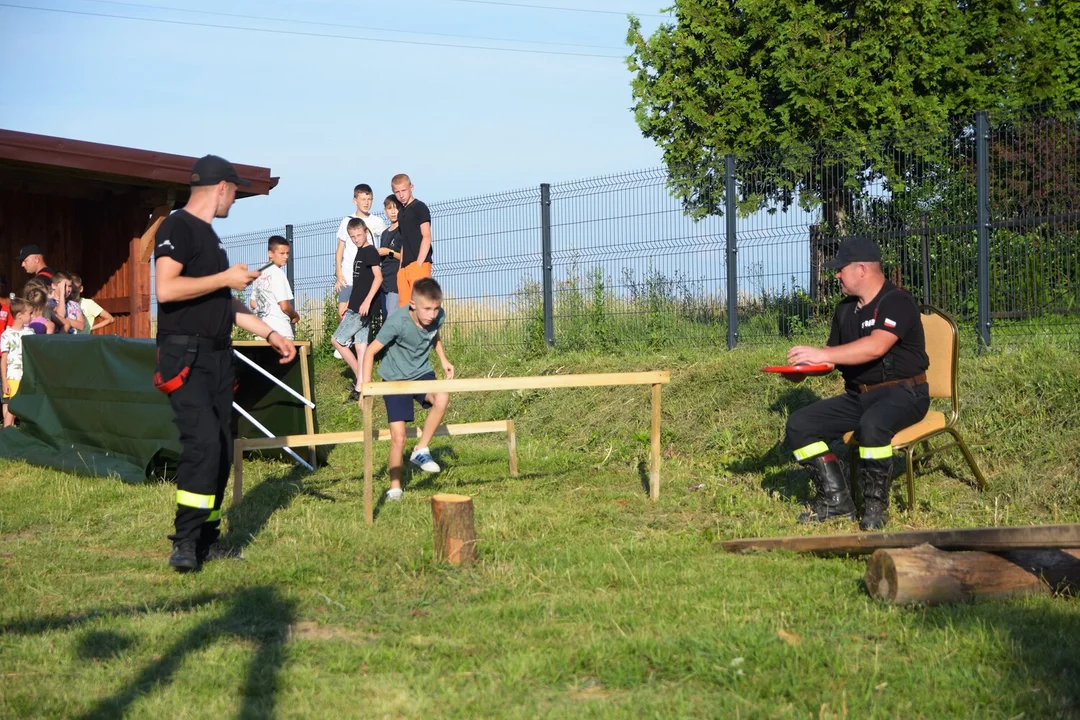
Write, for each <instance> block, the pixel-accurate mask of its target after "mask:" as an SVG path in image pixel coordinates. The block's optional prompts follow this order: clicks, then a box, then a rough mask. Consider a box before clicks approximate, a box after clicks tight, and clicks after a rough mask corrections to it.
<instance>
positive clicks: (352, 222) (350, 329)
mask: <svg viewBox="0 0 1080 720" xmlns="http://www.w3.org/2000/svg"><path fill="white" fill-rule="evenodd" d="M390 189H391V190H392V191H393V193H392V194H391V195H388V196H387V197H386V199H385V200H384V201H383V210H384V211H385V213H386V218H387V220H389V221H390V222H389V225H388V224H387V223H386V222H384V221H383V219H382V218H381V217H379V216H378V215H374V214H372V212H371V208H372V205H373V204H374V199H375V198H374V192H373V191H372V189H371V186H370V185H367V184H360V185H357V186H356V187H355V188H353V204H354V205H355V206H356V210H355V212H353V213H351V214H349V215H348V216H346V217H345V218H343V219H342V221H341V224H340V226H339V227H338V232H337V236H336V241H337V248H336V251H335V255H334V273H335V283H334V292H335V293H336V296H337V301H338V319H339V324H338V327H337V330H335V331H334V334H333V337H332V338H331V343H332V344H333V346H334V354H335V356H336V357H339V358H341V359H343V360H344V361H345V363H346V364H347V365H348V366H349V368H350V370H352V372H353V375H354V380H353V383H352V388H351V391H350V393H349V400H350V401H358V400H359V398H360V394H359V391H360V386H361V384H362V383H367V382H371V376H372V372H373V367H374V364H375V357H376V355H378V354H380V353H382V352H383V351H384V350H385V353H384V354H383V355H382V357H381V360H380V363H379V376H380V377H381V378H382V379H383V380H387V381H395V380H434V379H435V373H434V371H433V370H432V367H431V362H430V360H429V354H430V352H431V350H435V354H436V356H437V357H438V359H439V362H440V364H441V365H442V368H443V372H444V373H445V374H446V378H447V379H452V378H453V377H454V366H453V365H451V364H450V361H449V360H447V358H446V353H445V351H444V349H443V345H442V340H441V339H440V337H439V329H440V328H441V327H442V324H443V321H444V319H445V317H446V313H445V312H444V310H443V309H442V289H441V288H440V287H439V284H438V283H437V282H436V281H435V280H433V279H432V278H431V267H432V260H433V256H434V252H433V251H432V235H431V213H430V211H429V210H428V207H427V205H425V204H424V203H423V202H421V201H420V200H418V199H416V198H415V197H414V196H413V185H412V182H411V180H410V179H409V176H408V175H403V174H402V175H395V176H394V177H393V178H392V179H391V181H390ZM289 249H290V248H289V244H288V241H287V240H285V238H282V237H280V236H276V235H275V236H274V237H271V238H270V240H269V242H268V244H267V254H268V257H269V259H270V261H271V263H272V265H271V267H268V268H267V269H266V270H265V271H264V272H263V274H262V275H260V276H259V278H258V280H256V281H255V283H254V289H253V292H252V298H251V307H252V309H254V310H255V313H256V315H258V316H259V317H260V318H262V319H263V320H264V321H265V322H266V323H267V324H268V325H270V327H272V328H273V329H274V330H277V331H278V332H280V333H281V334H282V335H284V336H286V337H288V338H292V337H293V329H292V325H293V323H295V322H297V321H298V320H299V315H298V314H297V312H296V310H295V308H293V306H292V300H293V295H292V290H291V288H290V287H289V283H288V279H287V278H286V276H285V272H284V270H283V269H282V268H283V267H284V266H285V264H286V263H287V262H288V259H289ZM398 310H401V311H402V312H398ZM376 314H379V315H381V316H382V319H383V323H382V328H381V329H380V330H379V332H378V334H377V335H376V337H375V339H374V340H373V341H372V342H370V343H369V342H368V338H369V335H370V333H371V327H372V323H371V321H372V319H373V317H374V316H375V315H376ZM384 399H385V402H386V415H387V420H388V422H389V425H390V456H389V460H388V462H387V467H388V470H389V474H390V490H389V491H388V492H387V494H386V497H387V499H388V500H400V499H401V498H402V494H403V493H402V488H401V473H402V465H403V458H404V450H405V429H406V426H407V425H408V424H409V423H411V422H413V420H414V419H415V414H414V410H415V408H414V403H416V404H419V405H420V406H421V407H423V408H425V409H427V410H428V414H427V418H426V420H425V422H424V429H423V431H422V432H421V435H420V439H419V441H418V442H417V444H416V446H415V447H414V449H413V452H412V453H411V455H410V463H411V464H413V465H414V466H416V467H418V468H420V469H421V470H424V471H425V472H432V473H435V472H439V471H440V470H441V468H440V467H439V464H438V463H437V462H435V460H434V459H433V458H432V456H431V451H430V449H429V448H428V443H429V442H430V441H431V438H432V436H433V435H434V434H435V431H436V429H438V427H439V425H440V424H441V423H442V420H443V417H444V416H445V415H446V408H447V406H448V404H449V401H450V396H449V395H448V394H447V393H429V394H426V395H388V396H386V397H385V398H384Z"/></svg>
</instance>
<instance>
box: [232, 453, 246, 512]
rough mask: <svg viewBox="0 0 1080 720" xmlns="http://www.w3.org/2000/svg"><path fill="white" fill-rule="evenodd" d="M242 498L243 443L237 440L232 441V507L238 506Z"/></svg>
mask: <svg viewBox="0 0 1080 720" xmlns="http://www.w3.org/2000/svg"><path fill="white" fill-rule="evenodd" d="M242 497H244V441H243V440H241V439H240V438H237V439H236V440H233V481H232V501H233V505H237V504H239V503H240V498H242Z"/></svg>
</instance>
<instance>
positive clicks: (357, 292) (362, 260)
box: [349, 243, 382, 312]
mask: <svg viewBox="0 0 1080 720" xmlns="http://www.w3.org/2000/svg"><path fill="white" fill-rule="evenodd" d="M381 261H382V258H380V257H379V251H378V250H376V249H375V246H374V245H372V244H371V243H368V244H367V245H365V246H364V247H360V248H356V259H355V260H353V272H352V292H351V293H349V309H350V310H352V311H353V312H360V306H361V305H363V304H364V298H366V297H367V294H368V291H369V290H371V284H372V283H373V282H375V273H373V272H372V271H371V268H373V267H378V266H379V263H380V262H381ZM380 289H382V288H380ZM372 304H373V305H374V303H372Z"/></svg>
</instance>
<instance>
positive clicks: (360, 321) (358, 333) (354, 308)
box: [330, 218, 382, 401]
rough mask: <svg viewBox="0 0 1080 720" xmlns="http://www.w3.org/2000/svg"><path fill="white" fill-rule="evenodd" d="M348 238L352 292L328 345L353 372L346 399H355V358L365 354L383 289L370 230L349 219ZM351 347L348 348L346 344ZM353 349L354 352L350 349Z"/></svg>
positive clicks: (356, 382) (356, 397) (377, 253)
mask: <svg viewBox="0 0 1080 720" xmlns="http://www.w3.org/2000/svg"><path fill="white" fill-rule="evenodd" d="M348 233H349V239H350V240H352V242H353V243H354V244H355V245H356V259H355V260H354V261H353V274H352V292H351V293H350V294H349V305H348V309H347V310H346V311H345V315H344V316H343V317H342V318H341V323H340V324H339V325H338V328H337V330H335V331H334V336H333V337H332V338H330V342H331V344H333V346H334V348H335V349H336V350H337V351H338V352H339V353H341V357H342V359H343V360H344V361H345V364H347V365H348V366H349V369H351V370H352V371H353V375H354V376H355V378H356V380H355V383H354V384H353V390H352V392H351V393H349V400H350V401H353V400H358V399H359V398H360V395H359V393H358V389H359V385H360V369H359V366H358V364H357V358H362V357H363V356H364V351H365V350H366V349H367V344H368V333H369V332H370V328H371V310H372V307H373V304H374V303H375V297H376V295H378V293H379V291H380V289H381V288H382V269H381V268H380V267H379V265H380V261H379V252H378V251H377V250H376V249H375V246H374V245H373V244H372V242H371V241H372V235H371V231H370V230H369V229H368V227H367V225H366V224H365V223H364V221H363V220H361V219H360V218H352V219H351V220H349V223H348ZM350 344H351V345H352V347H349V345H350ZM354 350H355V354H353V351H354Z"/></svg>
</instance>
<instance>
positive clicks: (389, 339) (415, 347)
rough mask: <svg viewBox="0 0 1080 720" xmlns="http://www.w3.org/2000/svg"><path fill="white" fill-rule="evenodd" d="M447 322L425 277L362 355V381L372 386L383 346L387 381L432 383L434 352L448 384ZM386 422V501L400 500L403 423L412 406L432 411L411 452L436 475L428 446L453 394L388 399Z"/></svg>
mask: <svg viewBox="0 0 1080 720" xmlns="http://www.w3.org/2000/svg"><path fill="white" fill-rule="evenodd" d="M445 318H446V312H445V311H444V310H443V309H442V288H440V287H439V283H437V282H435V281H434V280H432V279H431V278H421V279H419V280H417V281H416V284H415V285H414V286H413V288H412V302H411V303H410V306H409V309H408V312H397V313H394V314H393V315H391V316H390V317H389V318H387V320H386V324H384V325H383V327H382V330H380V331H379V335H378V336H377V337H376V338H375V340H374V342H372V343H371V344H370V345H369V346H368V348H367V352H366V353H364V360H363V379H364V382H365V383H370V382H371V370H372V367H373V365H374V363H375V356H376V355H377V354H378V353H379V351H381V350H382V349H383V348H384V347H385V348H386V355H385V356H384V357H383V359H382V362H381V363H380V364H379V376H380V377H381V378H382V379H383V380H387V381H393V380H434V379H435V372H434V370H432V369H431V361H430V360H429V359H428V354H429V353H430V352H431V349H432V348H434V349H435V354H436V355H437V356H438V357H439V362H440V363H441V364H442V368H443V372H444V373H446V379H447V380H453V378H454V366H453V365H451V364H450V361H449V360H447V359H446V353H445V352H444V350H443V344H442V339H441V338H440V337H439V328H441V327H442V325H443V321H444V320H445ZM384 400H385V402H386V418H387V420H388V421H389V423H390V456H389V458H388V459H387V462H386V466H387V470H388V471H389V473H390V490H389V491H388V492H387V493H386V499H387V500H400V499H401V496H402V494H403V493H402V489H401V465H402V457H403V455H404V451H405V425H406V423H411V422H412V421H413V419H414V417H415V416H414V409H413V402H414V401H415V402H417V403H419V404H420V406H421V407H423V408H424V409H426V410H428V415H427V419H426V420H425V421H424V431H423V433H421V435H420V440H419V441H418V442H417V444H416V447H415V448H414V449H413V452H412V455H411V456H410V458H409V462H411V463H412V464H413V465H415V466H417V467H418V468H420V469H421V470H424V471H425V472H431V473H436V472H439V470H441V469H442V468H440V467H439V464H438V463H436V462H435V460H433V459H432V457H431V451H430V449H429V448H428V443H429V442H431V438H432V436H433V435H434V434H435V430H436V429H438V427H439V424H440V423H442V420H443V417H445V415H446V408H447V406H448V405H449V404H450V395H449V393H429V394H427V395H387V396H385V397H384Z"/></svg>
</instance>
